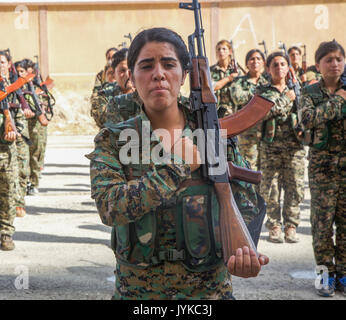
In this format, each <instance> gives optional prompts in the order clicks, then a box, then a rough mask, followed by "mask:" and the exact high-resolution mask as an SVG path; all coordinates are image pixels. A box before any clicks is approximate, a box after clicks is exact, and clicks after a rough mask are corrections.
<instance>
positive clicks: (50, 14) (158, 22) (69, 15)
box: [0, 0, 346, 94]
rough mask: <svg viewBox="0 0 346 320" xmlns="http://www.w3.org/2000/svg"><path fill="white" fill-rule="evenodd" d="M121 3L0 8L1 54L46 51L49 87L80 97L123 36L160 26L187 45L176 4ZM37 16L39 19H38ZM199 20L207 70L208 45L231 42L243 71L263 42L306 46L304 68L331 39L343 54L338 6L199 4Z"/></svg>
mask: <svg viewBox="0 0 346 320" xmlns="http://www.w3.org/2000/svg"><path fill="white" fill-rule="evenodd" d="M122 2H123V1H122ZM128 2H129V3H127V4H124V3H120V4H99V5H95V4H82V5H66V4H64V5H57V4H55V5H47V6H46V7H43V6H42V5H39V6H38V5H34V6H30V5H29V6H28V7H27V8H28V11H27V12H25V10H24V11H20V10H19V12H17V13H16V12H15V8H16V6H15V5H12V6H9V5H2V6H1V5H0V27H1V30H6V32H5V33H3V34H2V37H1V42H0V43H1V44H0V48H7V47H10V48H11V50H12V52H13V56H14V59H15V60H17V59H21V58H24V57H29V58H33V56H34V55H35V54H38V53H39V52H41V56H42V53H43V52H45V51H48V52H47V61H46V62H47V67H48V69H49V73H50V75H51V76H52V77H53V78H54V79H55V83H56V86H57V87H58V88H59V89H60V90H63V91H64V90H75V91H78V92H81V93H83V94H84V93H85V94H86V93H88V92H90V90H91V88H92V85H93V81H94V76H95V74H96V73H97V72H98V71H99V70H100V69H101V68H102V67H103V66H104V63H105V57H104V53H105V50H106V49H107V48H109V47H113V46H118V45H119V44H120V43H122V42H123V41H126V39H125V38H124V35H125V34H128V33H129V32H131V33H132V35H134V34H136V33H137V32H138V31H140V30H142V29H143V28H148V27H154V26H165V27H169V28H172V29H174V30H176V31H177V32H178V33H180V34H181V35H182V36H183V38H184V39H187V36H188V35H189V34H190V33H191V32H192V31H193V14H192V12H190V11H187V10H181V9H178V1H176V2H174V1H156V3H153V2H155V1H151V2H150V1H148V3H133V2H132V3H131V1H128ZM142 2H143V1H142ZM39 8H40V9H41V12H44V13H45V15H40V14H39V13H38V11H39ZM17 9H18V7H17ZM24 9H25V8H24ZM25 14H27V16H25ZM202 15H203V23H204V28H205V29H206V33H205V39H206V46H207V52H208V54H209V59H210V62H211V63H214V62H215V53H214V46H215V43H216V42H217V41H218V40H220V39H223V38H225V39H230V38H232V39H233V41H234V44H235V49H236V57H237V59H238V61H239V62H240V63H241V64H242V65H244V62H243V61H244V57H245V54H246V52H247V51H248V50H249V49H251V48H254V47H259V46H258V42H260V41H262V40H265V41H266V43H267V45H268V49H269V51H272V50H274V49H275V48H277V42H278V41H280V40H281V41H284V42H285V43H286V45H287V46H290V45H292V44H297V43H305V44H306V45H307V56H308V64H312V63H314V61H313V55H314V51H315V49H316V47H317V45H318V44H319V43H320V42H321V41H324V40H330V39H333V38H335V39H337V40H338V41H340V42H341V43H342V44H343V45H344V46H346V43H345V35H344V29H345V27H344V26H345V16H346V3H345V1H311V0H302V1H280V0H277V1H229V0H223V1H222V0H221V1H217V0H216V1H213V2H212V1H204V2H202ZM23 16H24V18H25V17H26V20H25V19H24V18H23ZM40 17H41V20H40ZM23 21H24V22H23ZM42 21H43V22H42ZM45 22H46V25H47V26H46V27H45ZM40 23H41V24H40ZM25 24H26V28H21V27H23V25H24V27H25ZM18 25H19V28H18ZM42 28H46V35H45V33H44V32H43V33H42V30H41V29H42ZM40 30H41V33H40ZM40 37H41V38H40ZM45 37H46V39H44V38H45ZM45 40H46V41H45ZM47 48H48V50H46V49H47ZM40 50H41V51H40ZM42 65H43V66H44V63H42Z"/></svg>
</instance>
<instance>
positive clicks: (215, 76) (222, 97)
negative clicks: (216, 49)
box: [210, 64, 235, 115]
mask: <svg viewBox="0 0 346 320" xmlns="http://www.w3.org/2000/svg"><path fill="white" fill-rule="evenodd" d="M234 72H235V70H234V68H233V66H232V65H229V66H228V68H227V69H226V71H223V70H222V69H221V68H220V67H219V65H218V64H214V65H212V66H211V67H210V74H211V80H212V82H213V85H215V83H216V82H218V81H220V80H221V79H223V78H225V77H228V76H229V75H231V74H232V73H234ZM231 83H232V82H229V83H228V84H226V85H225V86H224V87H223V88H221V89H220V90H217V91H215V95H216V98H217V103H218V106H219V107H220V106H222V107H223V108H225V109H226V110H227V111H226V113H225V115H228V114H231V113H232V102H231V91H230V87H231ZM224 112H225V111H224Z"/></svg>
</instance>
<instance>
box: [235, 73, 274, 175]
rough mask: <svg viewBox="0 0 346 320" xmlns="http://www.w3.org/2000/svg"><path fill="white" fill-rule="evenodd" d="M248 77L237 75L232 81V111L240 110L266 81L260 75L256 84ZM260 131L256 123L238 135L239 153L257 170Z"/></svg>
mask: <svg viewBox="0 0 346 320" xmlns="http://www.w3.org/2000/svg"><path fill="white" fill-rule="evenodd" d="M249 78H250V76H249V74H247V75H245V76H241V77H238V78H237V79H236V80H234V81H233V83H232V85H231V87H230V91H231V102H232V105H233V110H234V112H237V111H238V110H240V109H241V108H242V107H243V106H244V105H246V104H247V103H248V102H249V101H250V100H251V98H252V97H253V95H254V94H255V91H256V88H257V87H258V86H260V85H263V84H267V83H268V81H267V80H266V79H265V78H264V76H262V75H261V76H260V78H259V80H258V82H257V84H255V83H253V82H251V81H250V80H249ZM260 133H261V131H260V125H257V126H255V127H252V128H250V129H249V130H247V131H245V132H244V133H242V134H241V135H239V136H238V139H239V149H240V153H241V154H242V156H243V157H244V158H245V159H246V160H247V161H248V162H249V164H250V167H251V169H252V170H257V169H258V167H259V166H258V160H259V158H258V152H259V142H260V141H259V137H260Z"/></svg>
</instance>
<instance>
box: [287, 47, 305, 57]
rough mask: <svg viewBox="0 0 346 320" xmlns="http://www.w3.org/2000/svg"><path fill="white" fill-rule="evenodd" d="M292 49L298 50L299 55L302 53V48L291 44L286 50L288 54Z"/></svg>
mask: <svg viewBox="0 0 346 320" xmlns="http://www.w3.org/2000/svg"><path fill="white" fill-rule="evenodd" d="M292 50H296V51H298V52H299V54H300V55H301V54H302V50H300V48H299V47H297V46H293V47H291V48H289V49H288V51H287V52H288V54H290V53H291V51H292Z"/></svg>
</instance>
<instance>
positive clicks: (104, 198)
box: [87, 105, 258, 299]
mask: <svg viewBox="0 0 346 320" xmlns="http://www.w3.org/2000/svg"><path fill="white" fill-rule="evenodd" d="M180 107H181V108H182V110H183V112H184V114H185V119H187V124H186V126H185V129H187V128H191V130H193V128H195V126H196V125H195V119H194V117H193V115H192V114H191V113H190V112H189V110H187V109H185V108H184V107H182V106H181V105H180ZM144 121H148V118H147V117H146V115H145V113H144V112H141V113H140V115H139V116H137V117H136V118H132V119H130V120H128V121H126V122H123V123H120V124H118V125H116V126H112V125H111V123H108V126H107V128H104V129H102V130H101V131H100V133H99V134H98V135H97V136H96V138H95V150H94V151H93V152H92V153H91V154H89V155H88V156H87V157H88V158H89V159H90V160H91V164H90V168H91V169H90V173H91V186H92V198H94V199H95V202H96V206H97V209H98V211H99V214H100V217H101V220H102V222H103V223H105V224H107V225H111V226H113V232H112V248H113V250H114V251H115V254H116V258H117V267H116V271H115V274H116V293H115V295H114V298H115V299H191V298H193V299H233V296H232V284H231V277H230V275H229V274H228V272H227V270H226V268H225V266H224V264H223V262H222V251H221V243H220V232H219V219H218V203H217V200H216V198H215V193H214V192H213V191H212V190H213V189H212V188H210V186H208V185H207V184H205V183H204V182H202V184H201V185H200V186H189V187H185V188H182V189H179V186H180V185H181V183H182V182H184V181H186V180H190V179H193V180H199V181H200V179H201V178H200V172H199V170H197V171H195V172H193V173H191V170H190V166H189V165H186V164H184V162H183V161H182V160H181V159H179V157H177V156H175V155H171V157H172V158H171V159H172V161H173V163H171V164H154V163H153V161H152V159H150V160H149V164H143V162H141V163H140V164H137V165H136V164H131V165H125V166H124V165H122V164H121V162H120V160H119V148H120V146H121V144H120V140H119V139H118V137H119V134H120V132H121V129H125V128H132V129H133V128H135V130H136V131H137V132H139V133H140V135H141V132H142V124H143V122H144ZM143 127H144V125H143ZM137 128H138V129H137ZM147 130H148V133H149V134H150V137H152V138H151V141H150V142H149V143H150V147H149V150H144V149H143V150H142V152H141V150H140V155H141V157H142V159H145V158H146V155H148V154H149V155H150V154H151V151H152V150H153V148H154V147H155V146H157V144H159V142H160V140H159V139H158V138H157V137H155V136H152V135H151V134H152V129H151V128H147ZM141 136H142V135H141ZM125 143H126V142H125ZM125 143H123V144H122V145H124V144H125ZM139 145H141V144H139ZM228 152H229V154H228V158H229V160H233V161H234V162H235V163H236V164H238V165H241V166H244V162H243V161H242V158H241V156H240V154H239V152H238V151H237V149H236V148H233V147H232V146H231V145H230V146H229V150H228ZM179 161H180V162H179ZM177 162H179V163H181V164H177ZM196 188H198V189H196ZM199 188H201V189H199ZM191 190H192V191H191ZM193 190H195V191H194V192H195V193H193ZM197 190H203V195H201V193H199V191H197ZM208 190H209V191H208ZM232 190H233V193H234V196H235V199H236V201H237V204H238V207H239V208H240V210H241V211H242V212H245V213H246V214H247V215H248V217H250V219H251V217H255V216H256V215H258V209H257V208H256V207H255V205H254V203H256V201H257V198H256V193H255V191H254V190H253V188H252V186H251V185H250V184H247V183H244V182H240V181H237V180H235V181H233V182H232ZM209 192H211V193H209ZM187 195H190V196H187ZM210 199H212V200H210ZM210 201H211V202H212V203H210ZM208 203H210V205H211V206H212V207H213V208H214V210H213V212H214V213H209V214H210V215H213V218H211V219H212V221H213V227H212V228H215V229H216V230H218V232H216V233H215V234H214V237H213V239H214V245H211V246H207V245H206V244H207V243H209V239H211V238H208V240H207V239H206V237H207V236H206V233H208V232H209V231H210V230H209V231H208V228H206V223H207V222H206V220H203V219H204V218H203V217H205V216H206V214H207V213H206V212H207V211H209V210H208V209H207V208H208V207H209V206H208ZM183 210H186V211H184V212H185V213H184V217H185V218H184V221H183V220H182V214H181V212H182V211H183ZM209 212H210V211H209ZM214 215H215V216H214ZM182 225H184V226H185V227H186V228H188V230H189V231H188V233H189V236H190V238H189V240H190V241H189V244H190V245H189V247H188V248H187V247H186V246H185V242H184V241H182V237H183V236H182V234H184V235H185V236H186V234H185V233H184V232H185V231H183V230H185V229H183V227H182ZM185 227H184V228H185ZM148 228H149V232H148ZM153 230H154V231H153ZM129 232H131V234H132V235H133V237H132V236H130V238H128V240H126V239H127V238H126V237H127V236H126V235H128V234H129ZM124 239H125V241H124ZM183 239H184V237H183ZM129 241H130V242H129ZM130 243H131V244H130ZM182 248H185V249H182ZM181 249H182V250H181ZM211 255H212V256H213V257H214V258H215V259H214V260H215V261H214V260H212V259H211V258H210V256H211ZM184 256H185V257H184ZM187 257H189V259H188V260H187Z"/></svg>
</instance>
